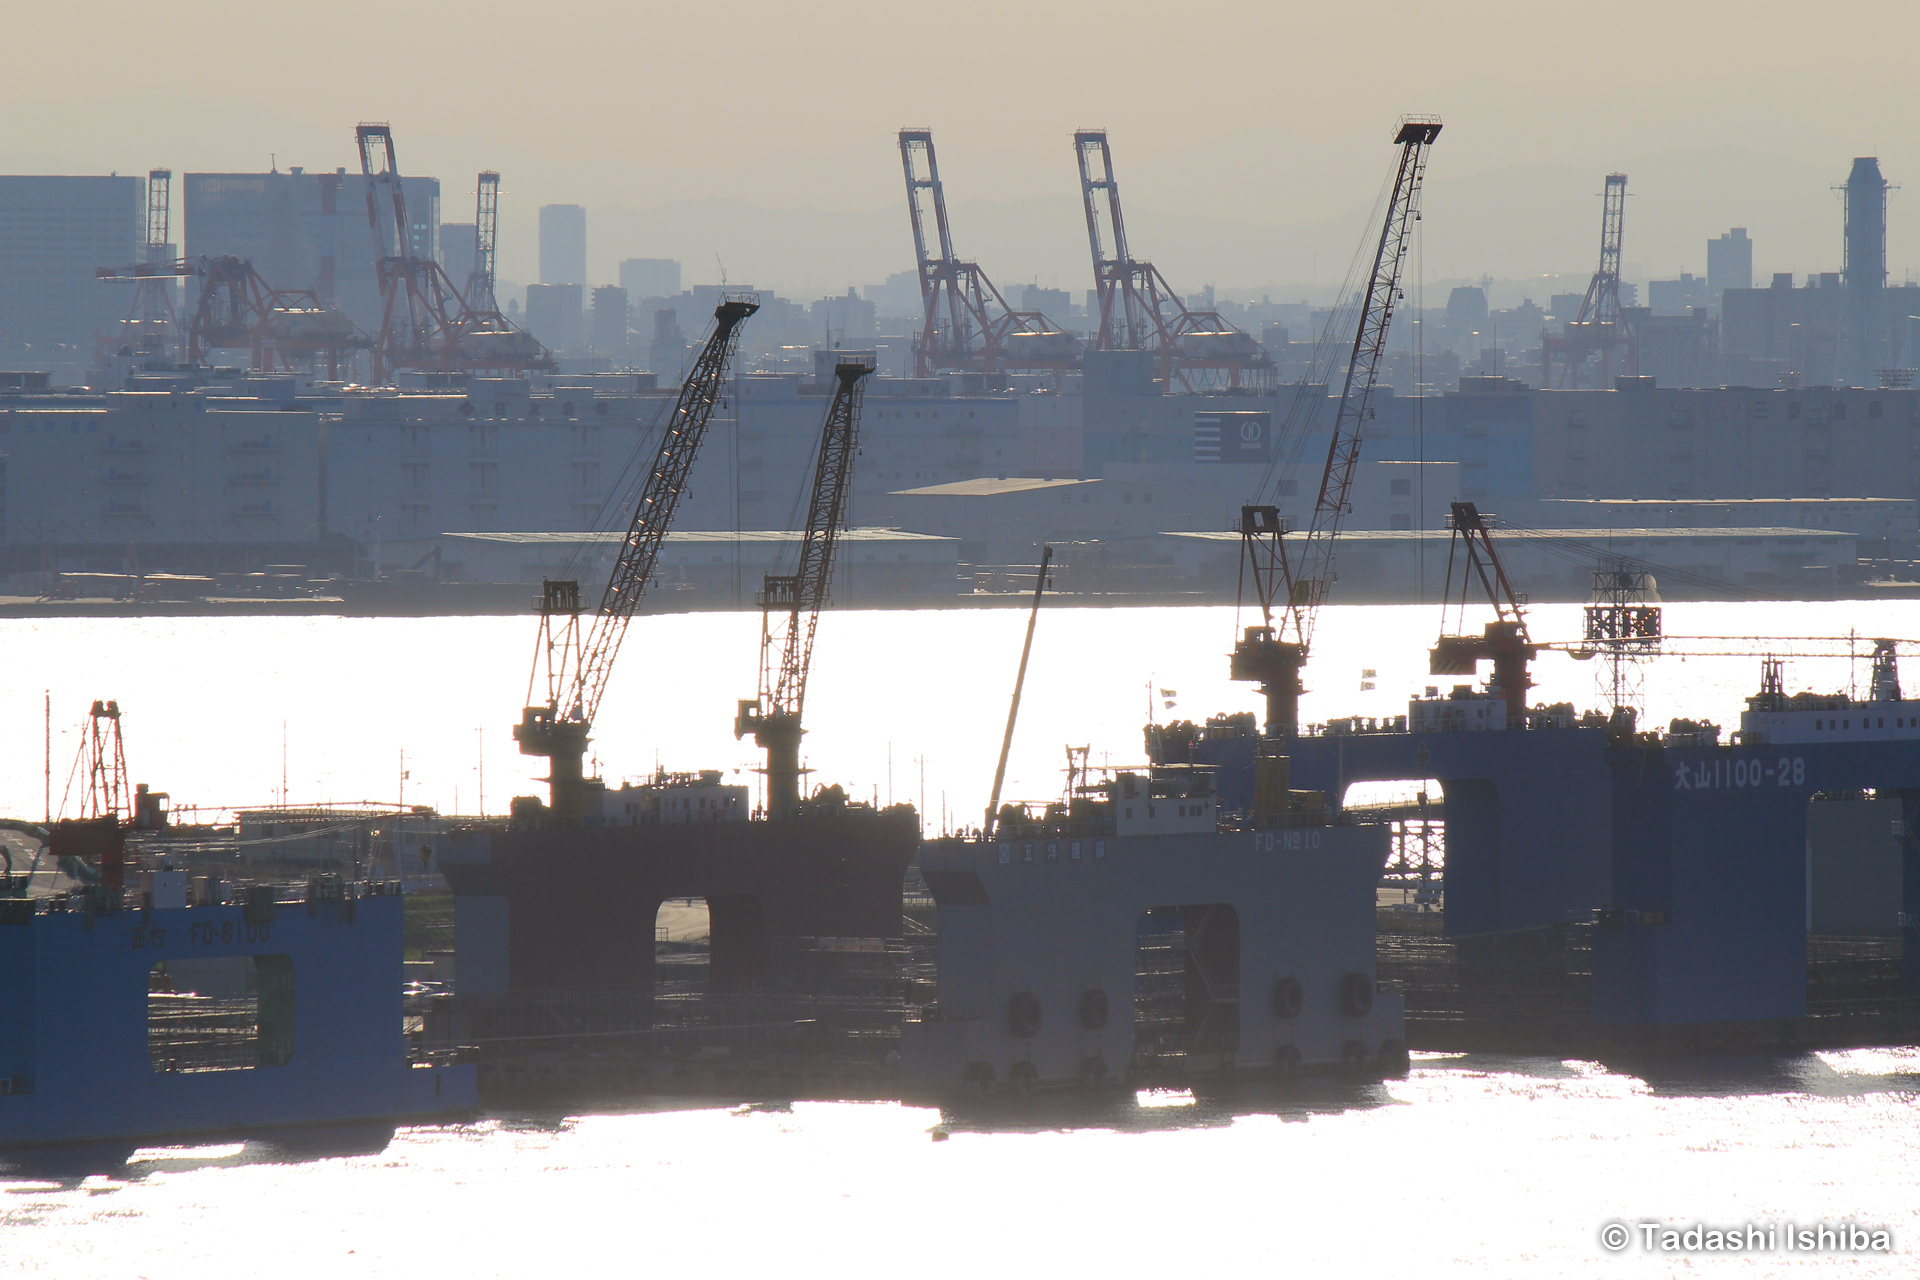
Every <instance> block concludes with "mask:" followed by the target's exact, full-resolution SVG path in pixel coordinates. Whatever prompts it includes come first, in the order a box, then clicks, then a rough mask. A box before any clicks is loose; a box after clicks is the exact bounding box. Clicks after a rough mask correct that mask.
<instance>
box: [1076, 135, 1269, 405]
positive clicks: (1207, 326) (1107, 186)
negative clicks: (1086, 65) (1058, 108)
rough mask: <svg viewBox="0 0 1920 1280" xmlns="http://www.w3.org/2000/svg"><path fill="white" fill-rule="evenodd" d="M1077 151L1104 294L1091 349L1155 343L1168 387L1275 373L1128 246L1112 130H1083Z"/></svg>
mask: <svg viewBox="0 0 1920 1280" xmlns="http://www.w3.org/2000/svg"><path fill="white" fill-rule="evenodd" d="M1073 151H1074V157H1075V159H1076V160H1077V161H1078V162H1079V165H1080V203H1081V205H1082V207H1083V208H1084V210H1085V213H1086V215H1087V242H1088V244H1089V245H1090V246H1091V248H1092V250H1093V284H1094V290H1095V294H1096V296H1097V297H1098V298H1099V301H1100V318H1099V323H1098V325H1097V326H1095V329H1094V337H1093V349H1094V350H1095V351H1142V350H1151V351H1153V352H1154V354H1155V367H1156V369H1157V370H1158V376H1159V378H1160V380H1161V382H1162V384H1163V385H1165V386H1167V387H1169V388H1171V387H1172V386H1173V384H1174V382H1175V381H1176V380H1177V381H1178V382H1179V383H1180V384H1181V385H1182V387H1183V388H1184V389H1186V390H1188V391H1196V390H1200V389H1202V384H1203V382H1204V380H1205V379H1206V378H1207V377H1208V376H1209V375H1215V376H1216V377H1217V376H1218V375H1224V376H1225V378H1226V384H1227V385H1228V386H1230V387H1238V386H1240V385H1241V379H1242V377H1243V376H1246V377H1248V378H1250V379H1251V380H1252V382H1253V383H1255V384H1264V383H1266V382H1268V381H1270V379H1271V375H1272V373H1273V362H1272V361H1271V360H1270V359H1268V358H1267V355H1266V353H1265V352H1264V351H1262V350H1261V349H1260V345H1259V344H1258V343H1257V342H1255V341H1254V340H1253V338H1252V337H1250V336H1249V335H1248V334H1246V333H1243V332H1242V331H1241V330H1240V329H1239V328H1238V327H1237V326H1235V325H1234V324H1233V322H1232V321H1230V320H1228V319H1227V318H1226V317H1224V316H1222V315H1221V314H1220V313H1219V312H1218V311H1194V310H1190V309H1189V308H1188V307H1187V305H1186V304H1185V303H1183V302H1182V301H1181V300H1180V295H1179V294H1178V293H1177V292H1175V291H1174V289H1173V287H1172V286H1171V285H1169V284H1168V283H1167V278H1166V277H1165V276H1164V275H1162V274H1161V273H1160V269H1159V268H1158V267H1156V266H1154V265H1153V264H1152V263H1151V262H1142V261H1139V260H1138V259H1136V258H1134V257H1133V255H1132V254H1131V252H1129V250H1128V248H1127V224H1126V218H1125V216H1124V215H1123V214H1122V213H1121V209H1120V184H1119V182H1118V181H1117V180H1116V179H1115V178H1114V173H1113V149H1112V147H1111V146H1110V145H1109V144H1108V142H1107V132H1106V130H1104V129H1082V130H1080V131H1078V132H1077V133H1075V134H1074V135H1073ZM1103 213H1104V216H1105V218H1106V221H1107V226H1108V228H1109V229H1110V231H1111V233H1112V236H1113V246H1112V252H1111V253H1109V252H1108V250H1107V246H1106V244H1105V242H1104V241H1105V237H1103V236H1102V235H1101V233H1100V220H1101V217H1102V215H1103ZM1091 319H1092V317H1089V320H1091Z"/></svg>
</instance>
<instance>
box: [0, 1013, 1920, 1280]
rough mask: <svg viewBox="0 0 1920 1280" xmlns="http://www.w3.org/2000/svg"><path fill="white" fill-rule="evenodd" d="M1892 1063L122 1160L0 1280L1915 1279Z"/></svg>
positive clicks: (800, 1116)
mask: <svg viewBox="0 0 1920 1280" xmlns="http://www.w3.org/2000/svg"><path fill="white" fill-rule="evenodd" d="M1835 1058H1839V1059H1841V1060H1843V1062H1844V1063H1845V1065H1846V1066H1847V1068H1848V1070H1846V1071H1844V1072H1836V1071H1835V1070H1834V1068H1833V1067H1832V1066H1831V1065H1830V1060H1831V1059H1835ZM1917 1065H1920V1060H1917V1059H1916V1056H1915V1054H1914V1053H1912V1052H1910V1051H1906V1050H1900V1051H1878V1050H1869V1051H1858V1052H1855V1053H1850V1054H1840V1055H1834V1054H1822V1055H1810V1056H1808V1057H1805V1058H1798V1059H1791V1060H1783V1061H1764V1060H1744V1059H1743V1060H1737V1061H1729V1062H1721V1063H1714V1064H1694V1065H1692V1066H1688V1067H1683V1068H1677V1069H1673V1070H1667V1071H1656V1072H1651V1073H1649V1074H1648V1075H1646V1076H1639V1075H1630V1074H1624V1073H1620V1072H1616V1071H1610V1070H1607V1069H1606V1068H1604V1067H1601V1066H1599V1065H1598V1064H1593V1063H1581V1062H1557V1061H1551V1060H1546V1059H1518V1058H1497V1057H1490V1056H1444V1055H1422V1056H1420V1057H1419V1059H1418V1060H1417V1061H1416V1063H1415V1067H1414V1071H1413V1074H1412V1075H1411V1077H1410V1078H1408V1079H1406V1080H1403V1081H1392V1082H1388V1083H1386V1084H1384V1085H1377V1086H1367V1087H1363V1088H1346V1087H1341V1086H1331V1085H1321V1086H1310V1087H1309V1089H1308V1090H1307V1091H1305V1092H1304V1093H1294V1094H1289V1095H1285V1096H1274V1095H1265V1096H1263V1095H1261V1094H1259V1093H1258V1092H1257V1091H1254V1092H1249V1093H1247V1094H1243V1095H1241V1096H1240V1097H1238V1098H1237V1099H1236V1100H1234V1101H1222V1100H1220V1099H1216V1098H1210V1097H1205V1096H1203V1097H1200V1098H1197V1099H1195V1100H1194V1101H1193V1102H1192V1103H1191V1104H1190V1105H1185V1106H1179V1107H1141V1106H1138V1105H1135V1104H1133V1103H1132V1102H1131V1100H1120V1101H1115V1102H1111V1103H1102V1104H1098V1105H1095V1104H1054V1103H1048V1102H1034V1103H1031V1104H1028V1105H1026V1106H1023V1107H1018V1108H1006V1109H999V1108H997V1109H993V1110H989V1111H985V1112H978V1113H947V1114H945V1115H942V1113H940V1112H936V1111H932V1110H926V1109H920V1108H913V1107H903V1106H896V1105H887V1104H843V1103H795V1104H792V1105H791V1106H767V1105H759V1106H745V1107H731V1108H729V1107H726V1106H719V1105H711V1104H704V1103H681V1104H670V1103H669V1104H659V1105H658V1107H657V1108H656V1109H649V1110H635V1111H631V1112H627V1113H624V1114H598V1115H581V1116H557V1115H556V1116H545V1117H543V1116H519V1117H501V1118H494V1119H488V1120H484V1121H481V1122H478V1123H475V1124H470V1125H463V1126H457V1127H452V1128H445V1129H418V1130H406V1131H402V1132H401V1133H400V1134H399V1135H397V1136H396V1137H395V1138H394V1140H393V1142H392V1143H391V1144H390V1145H388V1146H387V1147H386V1148H385V1150H383V1151H381V1152H379V1153H378V1154H366V1155H355V1156H346V1157H335V1158H325V1159H314V1160H308V1161H304V1162H302V1161H299V1160H287V1159H284V1158H276V1157H273V1156H271V1155H268V1156H265V1157H262V1158H260V1159H256V1160H252V1161H250V1160H247V1159H244V1158H243V1159H241V1160H238V1161H235V1160H232V1159H231V1158H227V1156H226V1149H225V1148H218V1149H214V1150H212V1151H207V1150H204V1149H203V1150H201V1151H191V1150H188V1151H179V1152H175V1153H172V1155H171V1157H170V1158H169V1157H166V1156H161V1155H159V1153H156V1152H152V1151H147V1152H142V1153H141V1154H142V1156H143V1157H144V1158H143V1159H142V1160H141V1161H138V1162H135V1163H132V1164H130V1165H128V1166H127V1167H126V1168H125V1169H123V1170H120V1171H118V1172H117V1173H115V1174H113V1175H112V1176H109V1177H104V1178H103V1177H94V1178H90V1179H86V1180H84V1181H73V1180H67V1181H46V1180H41V1181H26V1180H20V1181H13V1182H5V1181H0V1191H4V1193H5V1194H4V1196H0V1249H3V1250H4V1255H5V1263H4V1265H3V1266H0V1273H4V1274H21V1275H57V1276H61V1277H94V1276H102V1277H104V1276H134V1275H148V1276H191V1275H203V1274H208V1273H210V1272H216V1271H218V1272H229V1271H232V1270H233V1269H234V1268H235V1267H243V1268H244V1271H245V1273H246V1274H260V1275H273V1276H293V1277H304V1276H322V1275H355V1276H380V1277H386V1276H414V1277H418V1276H431V1275H438V1274H446V1275H457V1276H475V1277H492V1276H535V1275H540V1274H544V1273H546V1272H548V1271H550V1270H552V1269H554V1268H555V1267H560V1268H565V1269H573V1268H578V1267H582V1266H592V1267H593V1268H594V1270H595V1273H596V1274H599V1273H604V1274H618V1275H629V1274H640V1273H642V1272H646V1273H653V1274H658V1273H663V1272H669V1271H676V1270H682V1269H684V1270H687V1271H689V1272H691V1271H694V1270H698V1271H699V1272H701V1273H703V1274H720V1275H728V1276H731V1275H788V1274H793V1275H808V1276H812V1275H830V1274H831V1275H846V1274H873V1275H902V1276H918V1275H931V1276H964V1275H987V1274H1009V1273H1011V1274H1044V1273H1052V1274H1059V1275H1085V1274H1091V1273H1093V1272H1094V1270H1095V1269H1100V1270H1103V1271H1108V1272H1109V1273H1113V1274H1119V1273H1121V1272H1122V1271H1124V1272H1125V1273H1127V1274H1141V1273H1152V1272H1157V1271H1161V1270H1168V1271H1173V1270H1182V1271H1184V1270H1185V1269H1187V1268H1188V1267H1190V1266H1191V1265H1192V1264H1193V1262H1194V1258H1195V1249H1196V1248H1202V1240H1204V1248H1203V1250H1202V1251H1203V1252H1204V1253H1205V1255H1206V1257H1207V1258H1209V1259H1210V1260H1211V1262H1212V1264H1213V1265H1215V1266H1216V1267H1217V1268H1218V1269H1221V1270H1224V1271H1225V1272H1226V1273H1227V1274H1233V1275H1256V1274H1258V1275H1265V1274H1280V1273H1283V1272H1284V1273H1286V1274H1292V1275H1312V1276H1318V1275H1331V1274H1336V1273H1337V1274H1342V1275H1361V1276H1369V1275H1395V1274H1407V1271H1406V1270H1405V1269H1406V1268H1409V1267H1417V1268H1418V1273H1419V1274H1422V1275H1427V1274H1436V1275H1466V1274H1476V1275H1481V1276H1489V1275H1491V1276H1529V1277H1535V1276H1552V1277H1559V1276H1568V1277H1572V1276H1585V1275H1591V1274H1595V1272H1596V1268H1597V1267H1598V1266H1599V1265H1603V1264H1601V1263H1600V1262H1599V1261H1598V1260H1600V1259H1604V1258H1607V1257H1608V1256H1609V1255H1607V1254H1605V1253H1604V1252H1603V1251H1602V1250H1601V1249H1600V1247H1599V1245H1598V1244H1597V1242H1596V1232H1597V1231H1598V1230H1599V1228H1600V1226H1601V1225H1602V1224H1603V1223H1606V1222H1609V1221H1612V1220H1615V1219H1624V1220H1627V1221H1639V1220H1642V1219H1652V1218H1658V1219H1663V1220H1672V1221H1679V1222H1686V1223H1691V1222H1694V1221H1705V1222H1710V1223H1729V1224H1731V1223H1744V1222H1748V1221H1784V1220H1791V1221H1795V1222H1810V1221H1815V1220H1823V1219H1824V1220H1826V1221H1831V1222H1838V1221H1842V1220H1853V1221H1857V1222H1861V1223H1873V1224H1885V1225H1889V1226H1891V1227H1892V1228H1893V1230H1894V1232H1895V1239H1896V1242H1897V1247H1896V1250H1895V1252H1894V1253H1893V1254H1892V1255H1880V1256H1874V1257H1868V1258H1862V1259H1854V1260H1852V1261H1851V1262H1849V1263H1848V1264H1847V1265H1848V1267H1849V1270H1848V1274H1860V1275H1887V1276H1892V1275H1909V1274H1912V1271H1911V1259H1910V1258H1909V1257H1907V1256H1906V1255H1905V1253H1904V1252H1903V1250H1904V1247H1905V1242H1906V1241H1908V1240H1909V1239H1910V1238H1920V1237H1915V1234H1914V1233H1915V1232H1916V1229H1920V1221H1916V1219H1920V1210H1916V1208H1915V1206H1914V1204H1913V1202H1912V1197H1911V1196H1910V1194H1909V1193H1908V1189H1909V1187H1910V1184H1911V1179H1910V1172H1911V1169H1912V1168H1913V1167H1914V1159H1915V1157H1916V1155H1920V1151H1916V1148H1917V1147H1920V1136H1916V1131H1915V1126H1914V1124H1913V1120H1914V1102H1915V1091H1916V1086H1920V1075H1916V1074H1915V1068H1916V1066H1917ZM1839 1076H1844V1077H1845V1079H1846V1081H1847V1087H1845V1088H1840V1089H1836V1090H1831V1091H1829V1090H1824V1089H1820V1088H1816V1087H1809V1085H1808V1083H1807V1080H1808V1079H1812V1080H1814V1081H1816V1082H1817V1081H1818V1080H1820V1079H1827V1078H1836V1077H1839ZM1183 1101H1184V1099H1183ZM676 1105H677V1106H679V1107H680V1108H682V1109H672V1108H673V1107H674V1106H676ZM936 1127H938V1128H939V1129H941V1130H942V1131H943V1133H944V1134H945V1136H946V1137H947V1139H948V1140H946V1141H942V1142H937V1143H936V1142H932V1141H930V1140H929V1136H930V1131H932V1130H933V1129H935V1128H936ZM196 1156H201V1157H203V1158H202V1159H200V1160H196V1159H195V1158H194V1157H196ZM1196 1233H1198V1234H1197V1235H1196ZM1638 1262H1639V1265H1640V1266H1644V1265H1646V1264H1655V1265H1660V1264H1659V1263H1658V1261H1657V1260H1655V1259H1648V1258H1640V1259H1639V1260H1638ZM1615 1265H1634V1264H1615ZM1715 1265H1716V1266H1718V1267H1721V1268H1724V1269H1726V1270H1728V1271H1730V1272H1732V1273H1736V1274H1742V1275H1771V1274H1778V1273H1779V1272H1780V1271H1781V1270H1782V1269H1783V1268H1785V1269H1787V1270H1794V1269H1797V1268H1799V1267H1802V1266H1805V1267H1808V1268H1810V1269H1811V1268H1815V1267H1825V1268H1832V1267H1833V1266H1834V1265H1835V1262H1834V1260H1832V1259H1826V1260H1820V1259H1812V1258H1804V1257H1800V1258H1794V1257H1781V1256H1777V1255H1768V1256H1750V1257H1739V1258H1722V1259H1716V1260H1715ZM1636 1269H1638V1267H1636Z"/></svg>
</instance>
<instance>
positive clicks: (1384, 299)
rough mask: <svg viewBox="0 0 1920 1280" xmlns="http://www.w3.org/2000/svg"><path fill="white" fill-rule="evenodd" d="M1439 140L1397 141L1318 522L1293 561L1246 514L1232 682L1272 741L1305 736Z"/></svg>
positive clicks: (1405, 126) (1401, 134) (1279, 524)
mask: <svg viewBox="0 0 1920 1280" xmlns="http://www.w3.org/2000/svg"><path fill="white" fill-rule="evenodd" d="M1439 136H1440V122H1439V121H1438V120H1437V119H1432V118H1429V117H1413V116H1409V117H1405V118H1403V119H1402V120H1401V121H1400V127H1399V130H1398V131H1397V132H1396V133H1395V134H1394V138H1393V141H1394V145H1396V146H1398V147H1399V148H1400V159H1399V163H1398V168H1397V169H1396V171H1395V173H1394V179H1393V193H1392V196H1391V198H1390V199H1389V201H1388V203H1387V213H1386V218H1385V220H1384V221H1383V222H1382V223H1381V226H1380V242H1379V244H1378V246H1377V247H1376V248H1375V250H1374V256H1373V272H1372V274H1371V275H1369V276H1368V277H1367V285H1366V291H1365V294H1364V295H1363V298H1362V301H1361V308H1360V323H1359V327H1358V329H1357V331H1356V332H1355V333H1354V338H1353V351H1352V355H1351V357H1350V358H1349V359H1348V362H1347V375H1346V381H1345V383H1344V385H1343V386H1342V387H1341V391H1340V412H1339V414H1338V415H1337V416H1336V417H1335V418H1334V424H1333V439H1332V441H1331V442H1330V443H1329V444H1328V446H1327V462H1326V466H1325V468H1324V469H1323V470H1322V471H1321V473H1320V493H1319V497H1318V498H1317V499H1315V501H1314V506H1313V523H1312V525H1311V526H1310V527H1309V528H1308V530H1307V532H1306V535H1305V537H1303V538H1302V539H1300V543H1299V549H1298V550H1297V551H1296V552H1294V553H1293V554H1291V555H1290V554H1289V553H1288V550H1287V547H1286V545H1285V543H1284V541H1283V539H1284V537H1285V535H1286V534H1287V533H1288V532H1289V529H1288V527H1287V524H1286V522H1285V521H1283V520H1282V519H1281V518H1280V513H1279V510H1278V508H1276V507H1273V506H1247V507H1242V508H1241V511H1240V545H1241V552H1242V557H1243V559H1242V564H1243V565H1246V566H1250V568H1251V573H1252V578H1253V585H1254V591H1255V595H1256V597H1257V599H1258V601H1259V605H1260V615H1261V624H1260V625H1259V626H1253V627H1248V628H1247V629H1246V631H1245V633H1244V635H1243V636H1242V637H1241V639H1240V640H1239V641H1238V642H1237V643H1235V645H1234V647H1233V658H1232V666H1231V669H1230V670H1231V675H1232V678H1233V679H1235V680H1247V681H1254V682H1257V683H1259V684H1260V685H1261V687H1262V690H1263V692H1264V693H1265V694H1266V699H1267V722H1266V731H1267V735H1268V736H1269V737H1271V738H1291V737H1293V736H1294V734H1295V732H1296V731H1297V729H1298V727H1299V720H1300V693H1301V686H1300V668H1301V667H1302V666H1304V665H1305V663H1306V660H1307V654H1308V652H1309V650H1310V649H1311V647H1312V644H1313V629H1314V624H1315V622H1316V621H1317V618H1318V614H1319V610H1320V606H1321V604H1323V603H1324V602H1325V600H1326V598H1327V593H1328V591H1329V590H1331V588H1332V586H1333V550H1334V542H1335V540H1336V539H1337V538H1338V536H1339V533H1340V526H1341V524H1342V522H1343V521H1344V520H1345V519H1346V514H1347V510H1348V507H1349V506H1350V505H1351V504H1350V501H1349V499H1350V496H1351V494H1352V490H1353V471H1354V466H1355V465H1356V464H1357V463H1358V462H1359V460H1360V440H1361V432H1362V430H1363V428H1364V427H1365V425H1366V423H1367V421H1368V419H1369V418H1371V416H1372V413H1373V409H1372V400H1373V388H1374V384H1375V383H1376V382H1377V381H1378V379H1379V375H1380V358H1381V355H1382V353H1383V352H1384V351H1385V349H1386V342H1387V330H1388V328H1389V327H1390V326H1391V324H1392V322H1393V309H1394V304H1395V303H1396V302H1398V301H1399V298H1400V270H1401V266H1402V265H1403V263H1404V262H1405V259H1406V252H1407V240H1408V238H1409V237H1410V236H1411V235H1412V232H1413V225H1414V223H1416V222H1418V221H1419V220H1420V186H1421V181H1422V179H1423V178H1424V177H1425V176H1426V169H1427V150H1428V148H1429V147H1431V146H1432V145H1433V142H1434V139H1436V138H1438V137H1439ZM1276 605H1277V606H1278V607H1279V608H1280V609H1281V610H1282V613H1281V618H1280V625H1278V626H1276V625H1275V619H1274V610H1275V607H1276Z"/></svg>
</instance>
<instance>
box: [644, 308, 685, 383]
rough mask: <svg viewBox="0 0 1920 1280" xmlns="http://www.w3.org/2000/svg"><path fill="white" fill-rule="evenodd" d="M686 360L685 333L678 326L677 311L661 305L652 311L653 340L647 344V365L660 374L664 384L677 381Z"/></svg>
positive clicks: (678, 317)
mask: <svg viewBox="0 0 1920 1280" xmlns="http://www.w3.org/2000/svg"><path fill="white" fill-rule="evenodd" d="M686 360H687V335H686V331H685V330H683V329H682V328H681V327H680V316H679V313H678V312H677V311H676V310H675V309H673V308H671V307H661V308H660V309H658V310H657V311H655V312H654V313H653V341H652V342H650V343H648V344H647V367H648V368H649V369H651V370H652V371H653V372H654V373H656V374H658V375H659V376H660V382H661V384H662V385H665V384H667V383H669V382H673V381H677V380H678V379H679V377H680V374H681V371H682V366H684V365H685V364H686Z"/></svg>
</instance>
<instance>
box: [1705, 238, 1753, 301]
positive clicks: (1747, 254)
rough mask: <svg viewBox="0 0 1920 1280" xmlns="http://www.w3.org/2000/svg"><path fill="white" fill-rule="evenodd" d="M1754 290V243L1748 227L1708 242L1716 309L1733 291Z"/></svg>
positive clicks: (1709, 285) (1709, 286) (1709, 280)
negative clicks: (1722, 297)
mask: <svg viewBox="0 0 1920 1280" xmlns="http://www.w3.org/2000/svg"><path fill="white" fill-rule="evenodd" d="M1751 288H1753V241H1751V240H1749V239H1747V229H1746V228H1745V227H1735V228H1733V229H1732V230H1731V231H1728V232H1725V233H1724V234H1722V235H1721V236H1720V237H1719V238H1717V239H1714V240H1709V241H1707V292H1708V293H1710V294H1712V295H1713V301H1714V305H1716V306H1718V305H1719V303H1720V295H1721V294H1723V293H1725V292H1726V291H1727V290H1729V289H1751Z"/></svg>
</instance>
